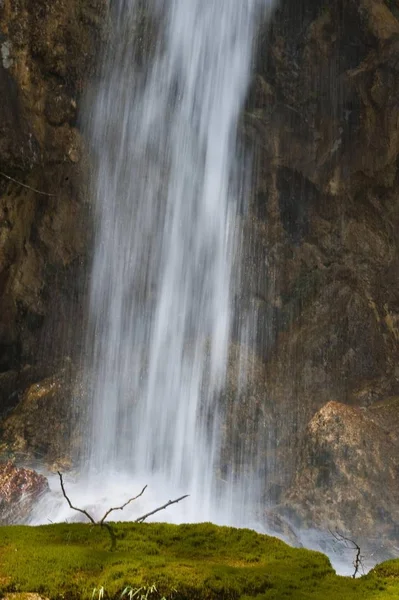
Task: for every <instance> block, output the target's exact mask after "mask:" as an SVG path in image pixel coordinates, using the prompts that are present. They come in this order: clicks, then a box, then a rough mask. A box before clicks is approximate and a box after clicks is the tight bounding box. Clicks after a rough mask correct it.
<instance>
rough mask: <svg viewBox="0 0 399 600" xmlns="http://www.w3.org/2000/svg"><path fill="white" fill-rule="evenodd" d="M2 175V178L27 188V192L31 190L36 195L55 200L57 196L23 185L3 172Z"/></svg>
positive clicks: (0, 173)
mask: <svg viewBox="0 0 399 600" xmlns="http://www.w3.org/2000/svg"><path fill="white" fill-rule="evenodd" d="M0 175H1V176H2V177H4V178H5V179H8V180H9V181H13V182H14V183H17V184H18V185H20V186H21V187H24V188H26V189H27V190H30V191H31V192H35V194H41V196H50V197H52V198H54V197H55V196H56V195H57V194H49V193H48V192H42V191H41V190H37V189H36V188H33V187H31V186H30V185H26V183H22V182H21V181H18V179H14V177H10V176H9V175H6V174H5V173H3V172H2V171H0Z"/></svg>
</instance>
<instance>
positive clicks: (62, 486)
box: [57, 471, 97, 525]
mask: <svg viewBox="0 0 399 600" xmlns="http://www.w3.org/2000/svg"><path fill="white" fill-rule="evenodd" d="M57 473H58V476H59V478H60V484H61V489H62V494H63V496H64V498H65V500H66V501H67V502H68V504H69V507H70V508H72V510H76V511H77V512H80V513H82V515H86V517H87V518H88V519H89V521H91V522H92V523H93V525H97V523H96V521H95V520H94V519H93V517H92V516H91V515H89V513H88V512H87V511H86V510H83V509H82V508H76V506H73V504H72V502H71V501H70V499H69V498H68V496H67V494H66V491H65V488H64V480H63V478H62V473H60V472H59V471H57Z"/></svg>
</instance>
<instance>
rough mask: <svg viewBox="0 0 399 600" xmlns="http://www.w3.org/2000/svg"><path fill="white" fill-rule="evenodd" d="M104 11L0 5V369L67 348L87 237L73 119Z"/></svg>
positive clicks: (96, 3)
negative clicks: (0, 100)
mask: <svg viewBox="0 0 399 600" xmlns="http://www.w3.org/2000/svg"><path fill="white" fill-rule="evenodd" d="M105 7H106V4H105V2H104V1H103V0H87V1H81V0H72V2H71V1H66V0H55V1H51V2H49V1H47V0H38V2H35V4H34V5H33V4H32V3H30V2H27V1H25V0H18V1H17V2H10V1H8V0H4V2H1V3H0V95H1V98H2V102H1V106H0V372H5V371H8V370H10V369H13V370H18V369H20V367H21V366H23V365H25V364H26V363H30V364H39V363H40V364H42V365H43V364H44V365H48V364H49V363H50V362H53V359H54V358H56V359H58V358H60V356H61V355H62V354H68V353H71V351H72V348H73V346H74V341H75V340H72V336H71V331H72V328H71V327H70V320H71V318H72V315H73V318H74V319H75V318H77V319H79V315H81V314H82V310H81V305H82V302H83V300H82V293H81V291H80V290H81V289H82V285H81V282H80V281H79V279H80V278H81V273H82V270H83V269H84V263H85V257H86V256H87V248H88V240H89V237H90V228H89V225H88V219H87V212H88V210H87V205H86V204H85V196H84V186H83V182H84V180H85V177H83V174H84V172H85V169H86V167H85V166H84V163H83V162H82V160H81V159H82V156H83V151H82V140H81V135H80V132H79V129H78V127H77V119H78V110H79V105H80V103H81V96H82V92H83V89H84V87H85V85H87V81H88V77H89V75H90V73H91V72H92V71H91V70H92V66H93V58H94V56H95V53H96V51H97V49H98V47H99V44H100V43H101V36H102V31H103V24H104V11H105ZM14 180H17V181H18V182H20V183H21V184H23V185H20V184H19V183H16V181H14ZM24 185H25V186H27V187H24ZM55 334H56V335H55ZM51 340H53V342H52V343H50V341H51ZM57 340H58V341H57ZM38 348H40V349H41V351H40V352H38ZM1 411H2V407H1V406H0V413H1Z"/></svg>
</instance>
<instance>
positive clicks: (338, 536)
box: [329, 529, 364, 579]
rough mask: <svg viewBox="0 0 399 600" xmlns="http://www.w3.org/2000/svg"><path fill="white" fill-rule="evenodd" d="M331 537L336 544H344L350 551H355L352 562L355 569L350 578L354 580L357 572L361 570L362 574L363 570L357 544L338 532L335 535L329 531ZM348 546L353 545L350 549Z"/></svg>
mask: <svg viewBox="0 0 399 600" xmlns="http://www.w3.org/2000/svg"><path fill="white" fill-rule="evenodd" d="M329 531H330V533H331V535H332V536H333V538H334V539H335V540H337V542H340V543H345V546H346V547H347V548H349V549H350V550H356V554H355V558H354V560H353V566H354V567H355V570H354V572H353V574H352V578H353V579H356V575H357V574H358V573H359V570H360V569H362V570H363V572H364V568H363V561H362V558H363V557H362V555H361V553H360V552H361V550H360V546H359V544H357V543H356V542H355V541H354V540H352V539H351V538H348V537H345V536H344V535H343V534H342V533H339V531H336V532H335V533H334V532H332V531H331V529H330V530H329ZM348 544H353V546H352V547H350V546H348Z"/></svg>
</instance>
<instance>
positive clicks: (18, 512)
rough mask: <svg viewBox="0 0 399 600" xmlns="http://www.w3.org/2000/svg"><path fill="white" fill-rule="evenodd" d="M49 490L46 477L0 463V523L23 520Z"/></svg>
mask: <svg viewBox="0 0 399 600" xmlns="http://www.w3.org/2000/svg"><path fill="white" fill-rule="evenodd" d="M48 490H49V487H48V483H47V479H46V478H45V477H43V475H39V474H38V473H36V472H35V471H32V470H31V469H23V468H20V467H16V466H15V465H14V464H13V463H12V462H11V461H8V462H5V463H0V525H6V524H11V523H13V522H16V521H17V522H19V523H20V522H23V521H24V520H26V518H27V517H28V516H29V513H30V511H31V510H32V508H33V506H34V505H35V504H36V502H38V501H39V499H40V497H41V496H42V495H43V494H44V493H45V492H47V491H48Z"/></svg>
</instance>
